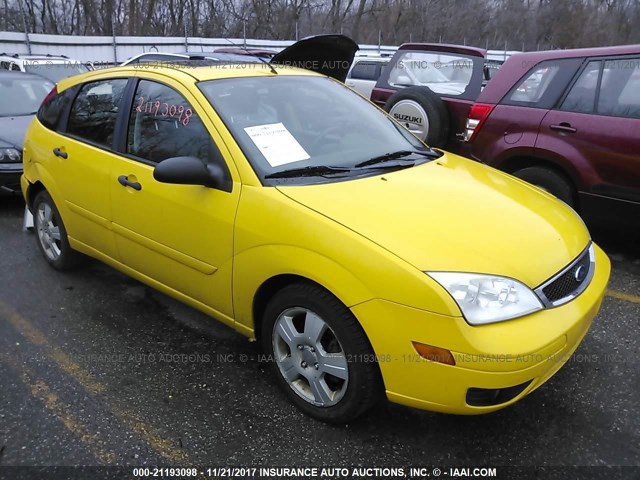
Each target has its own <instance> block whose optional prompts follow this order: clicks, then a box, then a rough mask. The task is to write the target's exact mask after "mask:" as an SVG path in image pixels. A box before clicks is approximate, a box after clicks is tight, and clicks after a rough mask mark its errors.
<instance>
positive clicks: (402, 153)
mask: <svg viewBox="0 0 640 480" xmlns="http://www.w3.org/2000/svg"><path fill="white" fill-rule="evenodd" d="M409 155H422V156H424V157H429V158H439V157H441V156H442V153H440V152H437V151H435V150H425V151H423V152H422V151H419V150H399V151H397V152H390V153H385V154H384V155H380V156H378V157H373V158H370V159H369V160H365V161H364V162H360V163H358V164H356V165H355V168H362V167H368V166H369V165H377V164H379V163H385V162H388V161H390V160H401V159H402V160H403V161H406V162H413V163H415V161H414V160H409V159H404V158H403V157H408V156H409ZM394 165H396V164H394Z"/></svg>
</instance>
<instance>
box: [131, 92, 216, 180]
mask: <svg viewBox="0 0 640 480" xmlns="http://www.w3.org/2000/svg"><path fill="white" fill-rule="evenodd" d="M216 150H217V147H216V146H215V144H214V143H213V140H212V138H211V135H210V134H209V132H208V131H207V129H206V128H205V126H204V124H203V123H202V121H201V120H200V117H199V116H198V114H197V112H196V111H195V110H194V109H193V107H192V106H191V105H190V104H189V102H187V100H186V99H185V98H184V97H183V96H182V95H181V94H179V93H178V92H177V91H175V90H174V89H173V88H171V87H168V86H166V85H163V84H161V83H157V82H152V81H149V80H140V82H139V83H138V86H137V88H136V92H135V96H134V102H133V105H132V106H131V114H130V117H129V131H128V134H127V150H126V151H127V153H129V154H131V155H134V156H136V157H138V158H140V159H143V160H147V161H149V162H153V163H160V162H162V161H163V160H166V159H167V158H171V157H196V158H199V159H200V160H202V162H203V163H205V164H206V163H208V162H210V161H213V159H215V158H220V155H219V153H218V154H217V155H214V152H216ZM221 166H222V167H223V168H224V169H225V170H226V166H223V165H221Z"/></svg>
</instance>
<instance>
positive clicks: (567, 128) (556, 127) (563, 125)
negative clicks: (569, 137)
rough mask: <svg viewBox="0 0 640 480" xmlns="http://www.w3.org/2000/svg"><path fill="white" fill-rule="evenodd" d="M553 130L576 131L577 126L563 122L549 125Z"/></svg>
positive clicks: (561, 131) (562, 131)
mask: <svg viewBox="0 0 640 480" xmlns="http://www.w3.org/2000/svg"><path fill="white" fill-rule="evenodd" d="M549 128H550V129H551V130H555V131H557V132H560V133H576V132H577V131H578V129H577V128H573V127H572V126H571V124H570V123H567V122H562V123H561V124H560V125H549Z"/></svg>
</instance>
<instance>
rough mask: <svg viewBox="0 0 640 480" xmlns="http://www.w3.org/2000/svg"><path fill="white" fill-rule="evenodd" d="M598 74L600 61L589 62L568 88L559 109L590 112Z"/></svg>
mask: <svg viewBox="0 0 640 480" xmlns="http://www.w3.org/2000/svg"><path fill="white" fill-rule="evenodd" d="M599 74H600V62H599V61H596V62H589V64H588V65H587V66H586V68H585V69H584V70H583V71H582V73H581V74H580V76H579V77H578V80H576V83H574V84H573V86H572V87H571V90H569V93H568V94H567V97H566V98H565V99H564V102H562V105H561V107H560V109H561V110H565V111H567V112H581V113H592V112H593V109H594V106H595V103H596V91H597V89H598V76H599Z"/></svg>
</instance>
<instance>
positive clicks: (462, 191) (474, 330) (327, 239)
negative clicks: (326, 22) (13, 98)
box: [22, 63, 610, 422]
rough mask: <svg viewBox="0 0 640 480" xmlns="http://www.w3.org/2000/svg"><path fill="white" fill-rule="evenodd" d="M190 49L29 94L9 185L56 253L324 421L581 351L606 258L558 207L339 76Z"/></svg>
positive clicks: (440, 397)
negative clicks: (216, 324) (145, 302)
mask: <svg viewBox="0 0 640 480" xmlns="http://www.w3.org/2000/svg"><path fill="white" fill-rule="evenodd" d="M191 67H192V65H174V66H171V65H150V66H147V67H145V68H144V69H141V68H134V67H121V68H115V69H109V70H103V71H93V72H90V73H87V74H84V75H81V76H77V77H74V78H72V79H68V80H62V81H61V82H60V83H59V84H58V86H57V88H56V89H54V91H52V92H51V94H50V95H49V96H48V97H47V99H46V100H45V101H44V103H43V105H42V107H41V108H40V111H39V112H38V115H37V117H36V119H34V121H33V123H32V124H31V127H30V129H29V131H28V134H27V138H26V144H25V149H24V176H23V177H22V190H23V193H24V197H25V199H26V201H27V204H28V206H29V208H30V210H31V211H32V212H33V214H34V217H35V229H36V232H37V235H36V237H37V242H38V245H39V247H40V249H41V250H42V253H43V254H44V258H45V259H46V261H48V262H49V263H50V264H51V265H52V266H53V267H54V268H57V269H67V268H71V267H73V266H74V265H75V264H76V262H77V260H78V254H79V253H82V254H85V255H89V256H91V257H94V258H97V259H99V260H101V261H103V262H104V263H106V264H108V265H110V266H112V267H114V268H116V269H118V270H120V271H122V272H124V273H126V274H127V275H130V276H131V277H133V278H135V279H137V280H139V281H141V282H143V283H145V284H147V285H150V286H151V287H154V288H156V289H158V290H160V291H162V292H164V293H166V294H168V295H170V296H172V297H175V298H177V299H179V300H182V301H184V302H185V303H187V304H189V305H191V306H192V307H195V308H197V309H199V310H201V311H203V312H205V313H207V314H209V315H211V316H212V317H214V318H216V319H218V320H219V321H221V322H223V323H225V324H227V325H229V326H231V327H232V328H234V329H236V330H237V331H239V332H240V333H242V334H244V335H246V336H247V337H249V338H252V339H254V338H255V339H257V340H259V341H260V342H261V344H262V347H263V348H264V351H265V355H266V358H268V360H269V362H270V363H271V365H272V367H273V371H274V372H275V378H276V379H277V382H278V383H279V384H280V385H281V386H282V387H283V389H284V391H285V392H286V394H287V395H288V397H289V398H290V400H291V401H292V402H293V403H294V404H295V405H296V406H297V407H298V408H300V409H301V410H302V411H304V412H305V413H307V414H309V415H311V416H313V417H315V418H318V419H322V420H325V421H331V422H348V421H351V420H353V419H354V418H356V417H357V416H359V415H361V414H362V413H364V412H365V411H366V410H367V409H369V408H370V407H371V406H372V405H373V404H374V403H375V402H376V401H377V400H379V399H380V398H382V397H383V396H384V395H386V397H387V398H388V399H389V400H391V401H392V402H397V403H400V404H404V405H409V406H412V407H417V408H422V409H428V410H435V411H440V412H450V413H456V414H479V413H487V412H491V411H494V410H498V409H500V408H503V407H505V406H507V405H510V404H513V403H514V402H516V401H518V400H520V399H521V398H523V397H524V396H525V395H527V394H529V393H531V392H532V391H533V390H535V389H536V388H538V387H539V386H540V385H542V384H543V383H544V382H545V381H546V380H548V379H549V378H550V377H551V376H552V375H553V374H554V373H555V372H556V371H557V370H558V369H559V368H560V367H561V366H562V365H563V363H564V362H565V361H566V360H567V358H568V356H569V355H571V353H572V352H573V351H574V350H575V349H576V348H577V347H578V345H579V343H580V341H581V340H582V338H583V337H584V335H585V334H586V332H587V330H588V329H589V326H590V324H591V322H592V320H593V319H594V317H595V316H596V313H597V312H598V309H599V307H600V304H601V301H602V298H603V295H604V292H605V287H606V284H607V281H608V278H609V273H610V263H609V260H608V258H607V256H606V255H605V254H604V253H603V252H602V250H600V248H598V247H597V246H596V245H595V244H594V243H593V242H592V241H591V240H590V237H589V233H588V231H587V229H586V228H585V226H584V224H583V223H582V221H581V220H580V218H579V217H578V216H577V215H576V214H575V212H574V211H573V210H571V209H570V208H569V207H567V206H566V205H565V204H564V203H562V202H560V201H557V200H556V199H555V198H554V197H552V196H551V195H549V194H547V193H545V192H542V191H541V190H539V189H537V188H535V187H533V186H530V185H528V184H526V183H524V182H522V181H520V180H517V179H515V178H512V177H511V176H509V175H506V174H504V173H502V172H499V171H497V170H494V169H492V168H488V167H486V166H483V165H481V164H478V163H475V162H472V161H469V160H466V159H463V158H461V157H457V156H455V155H451V154H448V153H445V152H441V151H437V150H433V149H430V148H429V147H427V146H425V145H424V144H422V143H421V142H420V141H419V140H417V139H416V138H414V137H413V136H412V135H411V134H410V133H409V132H408V131H407V130H405V129H404V127H402V126H400V125H399V124H398V123H396V122H395V120H393V119H392V118H391V117H389V116H388V115H387V114H386V113H384V112H383V111H382V110H380V109H378V108H377V107H375V106H374V105H373V104H371V103H369V102H368V101H366V100H364V99H363V98H362V97H360V96H359V95H357V94H356V93H354V92H353V91H351V90H350V89H349V88H347V87H346V86H344V85H343V84H341V83H340V82H338V81H336V80H334V79H332V78H329V77H326V76H322V75H319V74H317V73H313V72H310V71H307V70H302V69H297V68H294V67H274V66H271V65H263V64H260V63H258V64H235V65H227V64H220V65H217V66H216V65H210V66H202V67H197V68H191ZM567 401H568V402H569V401H570V400H569V399H567Z"/></svg>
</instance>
